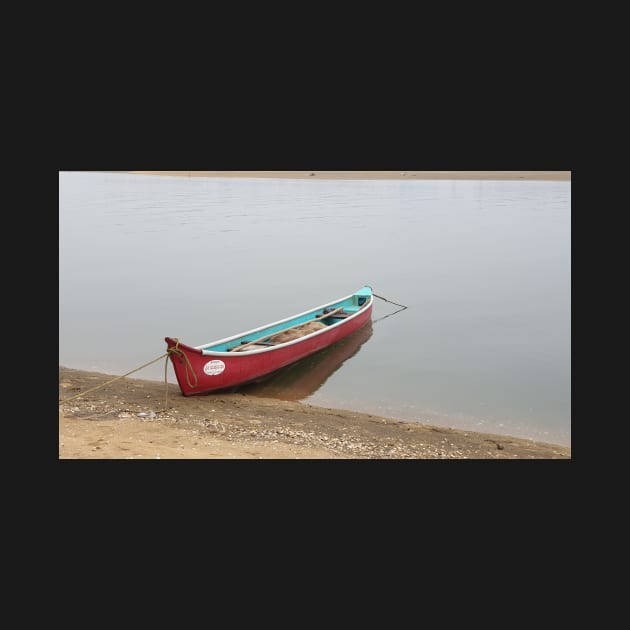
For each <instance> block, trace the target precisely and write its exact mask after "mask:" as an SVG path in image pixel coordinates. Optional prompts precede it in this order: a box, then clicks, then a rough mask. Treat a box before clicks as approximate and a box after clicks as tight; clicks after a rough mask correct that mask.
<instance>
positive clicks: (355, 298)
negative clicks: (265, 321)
mask: <svg viewBox="0 0 630 630" xmlns="http://www.w3.org/2000/svg"><path fill="white" fill-rule="evenodd" d="M371 295H372V289H371V288H370V287H368V286H365V287H363V288H361V289H359V290H358V291H357V292H356V293H354V294H353V295H351V296H350V297H349V298H347V299H345V300H340V301H338V302H333V303H331V304H326V305H325V306H324V307H320V308H316V309H314V310H312V311H309V312H308V313H304V314H303V315H299V316H297V317H293V318H291V319H288V320H286V321H284V322H281V323H278V324H275V325H274V326H267V327H265V328H260V329H259V330H256V331H253V332H250V333H248V334H245V335H241V336H240V337H235V338H234V339H230V340H229V341H225V342H223V343H217V344H211V345H208V346H202V350H211V351H212V352H227V351H228V350H231V349H232V348H236V347H237V346H240V345H241V344H243V343H245V342H248V341H253V340H254V339H261V338H264V337H265V336H271V335H274V334H276V333H279V332H282V331H283V330H286V329H287V328H291V327H292V326H297V325H298V324H305V323H306V322H310V321H311V320H313V319H315V318H316V317H317V316H318V315H323V313H324V309H336V308H339V307H341V306H343V307H344V311H345V312H347V313H356V312H357V311H358V310H359V308H360V307H361V306H362V305H363V304H364V303H365V301H366V300H367V299H369V297H370V296H371ZM318 321H320V322H322V323H324V324H326V325H327V326H331V325H332V324H336V323H338V322H340V321H343V320H341V319H335V318H334V317H331V318H326V317H324V318H322V319H320V320H318Z"/></svg>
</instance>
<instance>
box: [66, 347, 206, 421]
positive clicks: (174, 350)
mask: <svg viewBox="0 0 630 630" xmlns="http://www.w3.org/2000/svg"><path fill="white" fill-rule="evenodd" d="M175 341H176V342H177V343H176V344H175V346H174V347H173V348H169V349H168V350H167V351H166V352H165V353H164V354H162V355H160V356H159V357H158V358H157V359H153V360H152V361H149V362H148V363H145V364H144V365H141V366H140V367H137V368H135V369H133V370H131V371H130V372H127V373H126V374H123V375H122V376H117V377H116V378H113V379H111V380H109V381H107V382H106V383H102V384H101V385H97V386H96V387H92V388H91V389H87V390H85V391H84V392H79V393H78V394H75V395H74V396H70V398H63V399H61V398H60V399H59V404H60V405H61V404H62V403H66V402H68V401H70V400H73V399H75V398H79V397H80V396H85V394H89V393H90V392H95V391H96V390H97V389H102V388H103V387H107V385H111V384H112V383H115V382H116V381H119V380H120V379H121V378H125V376H129V375H130V374H133V373H134V372H138V371H139V370H142V369H143V368H145V367H147V366H149V365H151V364H153V363H157V362H158V361H159V360H160V359H163V358H164V357H166V361H165V362H164V385H165V390H166V393H165V398H164V407H165V409H168V381H167V368H168V357H169V355H170V354H176V355H177V356H179V357H183V358H184V359H185V361H186V371H185V373H186V381H187V383H188V387H191V388H192V387H196V386H197V382H198V381H197V375H196V374H195V371H194V370H193V367H192V365H191V363H190V359H189V358H188V357H187V356H186V354H185V353H184V352H183V351H182V350H180V349H179V339H177V338H175ZM189 372H190V374H192V376H193V377H194V381H195V382H194V384H193V383H191V381H190V377H189V375H188V373H189Z"/></svg>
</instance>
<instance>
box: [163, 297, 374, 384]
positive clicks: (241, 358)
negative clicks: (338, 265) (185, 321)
mask: <svg viewBox="0 0 630 630" xmlns="http://www.w3.org/2000/svg"><path fill="white" fill-rule="evenodd" d="M373 301H374V297H373V295H372V289H371V287H369V286H365V287H363V288H361V289H359V290H358V291H357V292H356V293H353V294H351V295H347V296H346V297H343V298H340V299H338V300H334V301H332V302H329V303H328V304H323V305H322V306H317V307H315V308H312V309H310V310H308V311H304V312H303V313H299V314H298V315H293V316H291V317H287V318H286V319H281V320H279V321H277V322H273V323H271V324H266V325H264V326H260V327H259V328H254V329H253V330H249V331H247V332H244V333H239V334H237V335H234V336H232V337H227V338H225V339H219V340H218V341H212V342H210V343H207V344H204V345H202V346H194V347H193V346H188V345H186V344H184V343H181V342H180V341H179V339H177V338H172V337H166V338H165V341H166V344H167V351H168V353H169V355H170V359H171V362H172V364H173V368H174V370H175V376H176V377H177V382H178V383H179V388H180V389H181V391H182V394H184V396H193V395H200V394H209V393H210V392H214V391H218V390H223V389H228V388H231V387H235V386H237V385H243V384H245V383H250V382H253V381H256V380H257V379H259V378H261V377H264V376H266V375H268V374H271V373H272V372H275V371H276V370H279V369H281V368H283V367H285V366H287V365H290V364H291V363H294V362H295V361H299V360H300V359H303V358H304V357H307V356H309V355H311V354H313V353H314V352H317V351H318V350H322V349H323V348H327V347H328V346H331V345H332V344H334V343H336V342H337V341H340V340H341V339H344V338H345V337H347V336H348V335H349V334H350V333H352V332H354V331H355V330H358V329H359V328H361V327H362V326H363V325H365V324H366V323H367V322H368V321H369V320H370V318H371V316H372V304H373Z"/></svg>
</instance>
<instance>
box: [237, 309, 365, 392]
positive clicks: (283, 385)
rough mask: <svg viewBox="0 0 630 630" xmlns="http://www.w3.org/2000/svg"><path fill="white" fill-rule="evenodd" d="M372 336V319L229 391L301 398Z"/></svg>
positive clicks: (355, 352)
mask: <svg viewBox="0 0 630 630" xmlns="http://www.w3.org/2000/svg"><path fill="white" fill-rule="evenodd" d="M371 336H372V321H371V320H370V321H367V322H366V323H365V325H364V326H362V327H361V328H359V329H358V330H355V331H354V332H353V333H352V334H350V335H348V336H347V337H346V338H345V339H342V340H340V341H338V342H337V343H334V344H333V345H332V346H329V347H328V348H324V349H323V350H320V351H319V352H316V353H315V354H312V355H311V356H308V357H305V358H304V359H301V360H300V361H297V362H296V363H293V364H292V365H288V366H287V367H284V368H282V369H280V370H278V371H277V372H274V373H273V374H269V375H268V376H266V377H264V378H263V379H261V380H259V381H256V382H254V383H248V384H247V385H241V386H240V387H237V388H235V389H234V390H233V391H235V392H240V393H242V394H247V395H250V396H259V397H263V398H279V399H281V400H302V399H303V398H307V397H308V396H310V395H311V394H314V393H315V392H316V391H317V390H318V389H319V388H320V387H321V386H322V385H323V384H324V383H325V382H326V381H327V380H328V378H330V376H332V374H334V373H335V372H336V371H337V370H338V369H339V368H340V367H341V366H342V365H343V364H344V363H345V362H346V361H347V360H348V359H350V358H351V357H353V356H354V355H355V354H357V352H359V350H360V349H361V346H362V345H363V344H364V343H365V342H366V341H367V340H368V339H369V338H370V337H371Z"/></svg>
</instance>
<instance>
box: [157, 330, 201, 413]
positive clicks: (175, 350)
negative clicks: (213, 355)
mask: <svg viewBox="0 0 630 630" xmlns="http://www.w3.org/2000/svg"><path fill="white" fill-rule="evenodd" d="M175 341H176V342H177V343H176V344H175V347H174V348H169V349H168V350H167V352H166V361H164V409H168V383H167V381H166V372H167V369H168V355H169V354H176V355H177V356H178V357H180V358H183V359H185V361H186V370H185V372H184V373H185V374H186V382H187V383H188V387H190V388H191V389H192V388H193V387H197V383H198V382H199V381H198V380H197V375H196V374H195V370H193V366H192V365H191V363H190V359H189V358H188V355H187V354H185V353H184V352H183V351H182V350H180V349H179V339H178V338H177V337H175ZM162 356H164V355H162ZM161 358H162V357H160V359H161ZM189 371H190V373H191V374H192V375H193V377H194V379H195V382H194V384H193V383H191V382H190V377H189V376H188V372H189Z"/></svg>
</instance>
